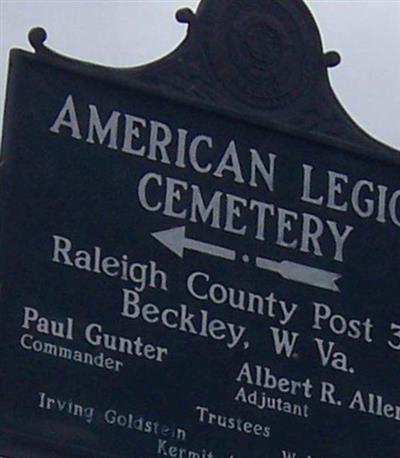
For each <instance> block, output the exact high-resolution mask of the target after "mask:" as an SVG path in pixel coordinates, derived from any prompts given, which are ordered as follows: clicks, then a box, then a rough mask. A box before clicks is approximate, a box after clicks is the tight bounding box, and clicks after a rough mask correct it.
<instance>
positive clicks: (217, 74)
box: [30, 0, 397, 156]
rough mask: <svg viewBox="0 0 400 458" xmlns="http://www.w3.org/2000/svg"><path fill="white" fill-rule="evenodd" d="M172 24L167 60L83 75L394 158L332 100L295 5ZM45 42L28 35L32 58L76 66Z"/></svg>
mask: <svg viewBox="0 0 400 458" xmlns="http://www.w3.org/2000/svg"><path fill="white" fill-rule="evenodd" d="M177 20H178V21H179V22H182V23H187V24H188V34H187V37H186V39H185V40H184V42H183V43H182V44H181V45H180V46H179V47H178V48H177V49H176V50H175V51H174V52H173V53H171V54H170V55H168V56H167V57H165V58H163V59H161V60H159V61H157V62H155V63H152V64H150V65H146V66H142V67H138V68H131V69H116V68H114V69H113V68H106V67H101V66H97V65H92V66H90V67H91V71H92V72H95V73H97V74H98V75H99V76H104V77H107V78H108V79H110V78H112V79H114V80H118V81H120V82H125V83H128V84H129V83H133V84H134V83H136V84H141V85H144V86H147V87H148V88H149V89H152V90H154V89H157V90H159V91H160V92H161V93H163V94H166V95H167V96H168V97H173V98H174V99H177V98H178V99H184V100H186V101H188V102H189V103H190V102H191V103H193V102H195V103H196V104H201V105H206V106H208V107H209V108H211V109H212V108H213V107H214V108H217V109H219V110H220V109H221V108H225V109H227V110H229V111H230V112H232V114H234V113H236V114H239V115H240V116H241V117H243V116H244V117H247V118H249V119H252V120H257V121H258V122H261V123H267V124H273V125H274V127H277V128H279V127H280V128H282V129H283V130H287V129H290V130H294V131H295V132H298V133H301V134H305V133H309V134H313V135H316V136H318V137H320V138H321V139H323V140H328V142H329V141H332V140H333V141H334V142H336V143H337V142H340V143H341V144H351V145H353V146H355V147H358V148H361V149H363V150H371V151H374V152H377V153H379V154H380V155H386V156H391V155H393V153H395V154H397V152H396V151H395V150H393V149H392V148H390V147H387V146H385V145H383V144H381V143H379V142H377V141H375V140H374V139H372V138H371V137H370V136H369V135H368V134H366V133H365V132H363V131H362V130H361V129H360V128H359V127H358V126H357V125H356V124H355V123H354V121H353V120H352V119H351V118H350V116H349V115H348V114H347V113H346V111H345V109H344V108H343V107H342V106H341V104H340V102H339V101H338V99H337V98H336V96H335V94H334V91H333V89H332V87H331V85H330V82H329V76H328V68H330V67H335V66H337V65H338V64H339V63H340V55H339V54H338V53H337V52H335V51H330V52H324V51H323V49H322V43H321V37H320V34H319V31H318V28H317V25H316V23H315V21H314V18H313V16H312V15H311V13H310V11H309V10H308V8H307V6H306V5H305V3H304V2H303V1H302V0H252V1H250V2H249V1H248V0H217V1H215V0H203V1H202V2H201V3H200V5H199V7H198V10H197V12H196V13H193V12H192V11H191V10H190V9H182V10H180V11H178V12H177ZM45 40H46V32H45V31H44V30H43V29H34V30H32V31H31V33H30V42H31V44H32V46H33V47H34V48H35V50H36V52H37V53H38V54H39V55H41V56H43V57H47V58H50V59H53V60H54V61H58V62H59V63H64V64H66V65H69V66H73V65H74V64H78V63H79V61H76V60H73V59H69V58H66V57H63V56H61V55H59V54H57V53H55V52H53V51H51V50H50V49H49V48H47V47H46V46H45V44H44V43H45ZM80 65H82V63H80Z"/></svg>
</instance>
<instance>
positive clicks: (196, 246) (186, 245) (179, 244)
mask: <svg viewBox="0 0 400 458" xmlns="http://www.w3.org/2000/svg"><path fill="white" fill-rule="evenodd" d="M151 235H152V236H153V237H154V238H155V239H156V240H158V241H159V242H160V243H162V244H163V245H164V246H165V247H167V248H168V249H169V250H171V251H172V252H173V253H175V254H176V255H177V256H179V257H180V258H183V254H184V252H185V249H187V250H192V251H197V252H199V253H205V254H209V255H211V256H216V257H218V258H224V259H228V260H230V261H234V260H235V259H236V252H235V251H233V250H229V249H228V248H224V247H221V246H218V245H212V244H211V243H204V242H200V241H198V240H194V239H190V238H187V237H186V227H185V226H181V227H175V228H173V229H168V230H166V231H160V232H154V233H153V234H151Z"/></svg>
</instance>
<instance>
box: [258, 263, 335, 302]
mask: <svg viewBox="0 0 400 458" xmlns="http://www.w3.org/2000/svg"><path fill="white" fill-rule="evenodd" d="M256 266H257V267H258V268H259V269H264V270H269V271H271V272H276V273H278V274H279V275H280V276H281V277H283V278H286V279H287V280H292V281H296V282H299V283H304V284H306V285H311V286H316V287H317V288H323V289H328V290H330V291H335V292H337V293H338V292H340V289H339V287H338V285H337V284H336V282H337V281H338V280H339V279H340V278H341V277H342V276H341V275H340V274H337V273H335V272H329V271H328V270H323V269H317V268H315V267H310V266H305V265H304V264H298V263H296V262H291V261H272V260H271V259H266V258H256Z"/></svg>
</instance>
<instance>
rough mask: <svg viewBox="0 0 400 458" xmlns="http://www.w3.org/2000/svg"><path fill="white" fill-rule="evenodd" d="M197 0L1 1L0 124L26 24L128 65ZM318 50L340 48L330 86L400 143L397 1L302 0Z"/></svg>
mask: <svg viewBox="0 0 400 458" xmlns="http://www.w3.org/2000/svg"><path fill="white" fill-rule="evenodd" d="M249 1H252V0H249ZM198 3H199V1H190V0H187V1H184V0H179V1H178V0H176V1H175V0H124V1H117V0H113V1H95V0H86V1H79V0H69V1H62V0H59V1H51V0H49V1H43V0H41V1H37V0H0V125H1V124H2V113H3V110H4V99H5V85H6V75H7V65H8V53H9V50H10V49H11V48H23V49H30V45H29V43H28V40H27V34H28V31H29V30H30V29H31V28H32V27H35V26H42V27H44V28H45V29H46V30H47V32H48V40H47V44H48V46H50V47H51V48H53V49H55V50H57V51H58V52H60V53H63V54H65V55H69V56H72V57H75V58H79V59H83V60H87V61H90V62H94V63H99V64H103V65H108V66H135V65H141V64H144V63H146V62H151V61H152V60H155V59H157V58H159V57H162V56H163V55H165V54H166V53H168V52H170V51H171V50H173V49H174V48H175V47H176V46H177V45H178V44H179V42H180V41H181V40H182V39H183V37H184V35H185V32H186V26H185V25H184V24H179V23H177V22H176V20H175V11H176V10H177V9H179V8H181V7H185V6H187V7H191V8H192V9H195V8H196V6H197V5H198ZM306 3H307V5H308V6H309V8H310V9H311V11H312V13H313V15H314V17H315V18H316V20H317V22H318V25H319V28H320V30H321V32H322V35H323V42H324V49H325V51H329V50H337V51H339V52H340V54H341V55H342V63H341V65H340V66H339V67H336V68H334V69H331V70H330V75H331V80H332V84H333V87H334V89H335V92H336V94H337V96H338V97H339V99H340V100H341V102H342V104H343V105H344V107H345V108H346V109H347V111H348V112H349V113H350V114H351V116H352V117H353V119H354V120H355V121H356V122H357V123H358V124H359V125H360V126H362V127H363V129H364V130H366V131H367V132H368V133H369V134H370V135H372V136H373V137H375V138H377V139H379V140H381V141H383V142H384V143H387V144H389V145H391V146H394V147H396V148H397V149H399V150H400V46H399V45H400V0H394V1H385V0H377V1H366V0H361V1H357V0H320V1H316V0H308V1H306Z"/></svg>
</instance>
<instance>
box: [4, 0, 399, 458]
mask: <svg viewBox="0 0 400 458" xmlns="http://www.w3.org/2000/svg"><path fill="white" fill-rule="evenodd" d="M257 3H258V2H257ZM261 3H262V4H263V5H266V4H268V5H270V7H271V11H272V10H274V9H276V11H273V12H274V13H276V17H277V19H276V21H278V22H279V20H282V24H289V25H288V29H287V33H286V32H285V33H284V34H283V37H284V38H285V40H286V41H290V39H291V38H293V36H292V35H291V32H293V33H294V38H296V39H297V38H298V36H302V28H304V27H306V25H307V23H308V22H307V21H310V18H309V16H307V14H308V13H307V14H306V13H305V12H304V11H303V10H302V8H303V5H302V4H301V2H293V3H290V4H288V3H287V2H284V1H282V2H261ZM222 4H224V8H225V7H226V8H227V9H226V10H224V9H223V8H222V10H221V11H222V12H221V11H219V13H220V17H217V18H216V19H215V23H217V24H218V20H221V21H222V19H223V17H224V14H228V17H230V15H233V13H234V12H235V11H236V9H237V8H239V7H240V6H241V5H242V2H236V3H234V6H232V5H228V4H229V2H221V3H220V5H222ZM202 5H203V6H202V7H200V10H199V17H200V18H201V17H203V22H202V24H203V25H202V26H201V27H209V28H210V31H209V35H211V36H212V33H213V30H214V29H213V26H212V24H214V23H213V22H212V21H207V20H205V19H204V18H207V14H209V15H211V16H215V15H216V14H217V13H218V11H217V10H216V8H217V6H214V5H216V3H211V4H210V3H207V2H204V3H203V4H202ZM242 6H243V5H242ZM259 6H260V5H259ZM228 7H229V8H228ZM207 8H209V9H207ZM211 8H214V11H213V10H212V9H211ZM298 10H299V11H300V10H301V11H300V12H301V14H303V16H302V18H303V20H302V22H301V23H300V25H298V26H296V25H295V22H293V23H292V22H291V20H289V19H288V18H285V17H284V16H283V12H286V13H287V14H289V13H290V14H292V15H295V13H296V14H297V13H299V11H298ZM236 13H237V11H236ZM236 13H235V14H236ZM299 14H300V13H299ZM202 15H203V16H202ZM234 16H235V15H234ZM235 17H236V16H235ZM245 17H246V16H242V19H241V20H244V19H243V18H245ZM251 18H252V15H251V14H250V15H249V19H248V21H250V19H251ZM304 18H305V19H304ZM180 19H181V20H183V19H186V20H189V19H190V21H191V23H192V28H193V27H195V26H194V25H193V24H197V25H196V27H198V28H197V29H195V31H197V32H196V33H200V32H199V30H200V25H198V24H201V21H199V19H196V20H195V19H194V17H192V16H189V15H188V13H187V12H186V13H185V12H184V13H181V15H180ZM233 20H234V19H232V21H233ZM263 20H265V24H263V27H264V28H263V29H262V33H261V37H264V38H265V39H267V38H268V37H269V40H270V42H271V41H272V42H273V43H270V44H271V45H274V46H275V45H276V46H277V45H278V44H280V46H281V47H283V48H285V46H286V45H287V46H289V44H290V43H286V42H285V40H283V38H282V40H281V39H280V38H279V37H280V35H279V34H280V33H283V32H282V30H283V29H282V27H281V26H280V25H279V24H278V22H276V21H275V22H274V21H273V15H272V13H271V14H270V15H268V14H266V15H265V19H263ZM257 21H259V19H257ZM222 22H223V23H224V24H226V27H228V28H229V25H228V24H229V22H224V21H222ZM246 24H247V23H246V21H245V23H243V24H241V25H240V27H239V29H238V30H240V31H242V32H243V35H244V37H245V38H243V37H242V38H243V39H246V40H248V41H247V42H246V43H247V44H246V46H250V45H257V44H258V39H259V38H260V37H259V36H258V35H257V34H256V32H254V34H249V33H248V34H246V33H245V31H246V27H247V26H250V25H251V26H252V27H251V29H252V30H253V31H257V30H258V29H257V27H253V25H254V24H253V25H252V24H251V21H250V23H249V24H247V25H246ZM267 32H268V33H267ZM227 33H228V32H227ZM265 34H266V35H265ZM232 39H233V38H232ZM235 39H236V38H235ZM31 40H32V42H33V44H34V45H35V47H36V49H37V53H36V54H35V55H32V54H29V53H26V52H22V51H14V52H13V55H12V60H11V73H10V80H9V90H8V105H7V112H6V125H5V139H4V143H3V165H2V169H1V170H2V205H3V209H2V235H1V236H2V238H1V262H2V282H1V298H0V299H1V302H0V323H1V341H0V370H1V377H0V391H1V393H2V397H1V398H0V432H1V434H0V453H2V454H5V455H6V456H10V457H16V458H19V457H26V456H32V457H36V456H38V457H67V456H68V457H69V456H71V457H75V456H85V457H93V456H96V457H97V456H99V457H101V456H104V457H127V458H128V457H130V458H153V457H154V458H155V457H180V458H260V457H265V458H350V457H361V456H365V457H374V458H380V457H385V458H396V457H397V456H398V450H399V446H400V442H399V437H400V435H399V425H400V397H399V391H398V387H397V385H398V383H397V381H398V379H399V376H398V374H399V367H400V312H399V307H398V304H397V299H396V298H397V295H398V293H399V275H398V260H397V255H396V253H398V252H400V239H399V237H398V233H399V228H400V183H399V180H398V168H399V161H398V158H397V156H396V153H395V152H394V151H392V150H390V149H389V148H386V147H384V146H383V145H380V144H378V143H375V142H374V141H372V140H370V139H369V138H368V137H367V136H366V135H365V134H363V133H362V132H361V131H358V130H357V129H356V128H355V127H354V126H353V125H352V124H351V123H350V121H345V119H346V118H345V114H344V112H343V111H340V109H339V108H338V107H337V106H334V105H332V104H331V105H330V106H329V107H328V108H326V112H325V114H326V115H327V117H326V119H328V118H329V116H330V115H332V124H331V127H332V132H331V134H329V132H328V130H327V129H328V128H327V125H328V124H324V123H323V122H322V123H321V124H319V125H316V126H314V128H311V127H309V128H305V127H304V125H301V124H302V123H303V124H305V123H307V122H308V123H310V125H311V124H312V122H311V121H310V120H311V119H312V118H313V116H315V113H314V112H313V113H310V114H309V116H308V117H307V116H306V115H304V117H303V118H301V119H302V121H298V124H299V126H300V129H296V127H295V126H296V116H295V113H296V110H297V109H298V107H299V106H301V107H302V108H301V109H300V110H299V111H298V112H300V113H301V112H303V113H305V112H306V111H304V110H305V108H304V107H305V105H304V104H305V103H310V104H313V103H314V104H315V105H314V106H315V107H317V106H320V102H316V100H317V98H316V97H315V96H314V101H313V102H311V101H310V100H311V98H312V97H311V95H310V92H309V91H311V89H310V88H309V87H308V86H309V85H308V83H307V84H306V83H305V80H303V79H304V78H306V76H307V75H308V73H309V75H308V76H307V77H310V78H315V84H316V85H319V86H318V87H320V88H325V89H321V91H322V92H323V91H328V89H327V88H328V86H327V85H326V84H327V83H326V82H324V81H322V79H321V78H319V77H318V73H317V74H315V72H314V71H313V69H315V68H321V72H322V73H323V72H326V65H329V64H330V63H332V61H333V60H335V59H334V57H335V56H334V55H333V54H330V57H329V58H327V57H326V56H325V57H323V56H322V54H321V55H320V60H321V62H322V61H324V62H325V67H324V66H323V65H322V64H321V62H320V61H318V59H317V58H316V57H315V62H314V64H313V59H314V57H313V53H311V54H310V56H311V57H310V56H309V58H307V59H305V60H304V59H298V54H296V53H297V50H296V48H292V47H291V48H290V50H291V51H290V52H289V54H287V55H286V56H285V59H287V61H286V60H285V59H284V60H283V62H280V63H279V65H282V66H284V65H286V64H288V65H291V63H294V64H295V65H296V66H297V67H301V66H302V65H303V64H304V62H306V63H307V65H309V67H307V68H308V71H307V72H305V73H302V72H300V73H299V74H296V75H292V76H289V75H286V77H285V78H286V79H281V80H280V81H282V82H280V81H276V80H274V78H273V76H270V79H269V83H268V84H270V85H271V84H273V85H274V86H273V87H274V90H272V89H271V87H270V89H271V90H266V89H265V90H263V88H262V87H258V89H257V90H255V91H253V92H251V91H249V90H248V91H247V92H248V93H249V95H248V99H249V100H251V94H252V96H254V100H255V101H258V102H260V103H259V104H258V105H257V103H254V104H253V108H252V109H251V110H250V109H248V110H247V111H248V112H247V113H241V114H239V113H238V112H239V111H241V110H239V109H238V106H239V105H235V104H236V103H240V102H239V101H238V100H236V101H234V102H233V101H232V102H229V98H228V95H227V94H228V93H231V94H232V93H233V92H234V91H235V90H236V89H239V91H240V93H241V94H242V95H243V94H244V93H245V92H246V90H245V88H243V87H242V84H244V83H243V80H242V79H241V78H242V77H241V73H240V69H239V66H238V65H236V66H235V67H234V68H233V67H232V68H231V71H230V75H231V76H232V78H231V79H229V78H230V76H229V74H228V73H229V71H228V70H229V68H230V66H231V63H230V62H225V63H224V62H223V59H224V56H225V54H224V52H222V51H221V49H216V48H215V49H214V48H212V49H210V48H208V47H207V46H206V47H205V50H203V51H204V53H205V54H202V52H203V51H199V49H197V52H199V53H200V54H202V55H203V57H204V56H205V55H206V54H208V58H207V59H209V60H208V62H211V63H212V65H213V66H214V67H215V68H214V73H213V75H214V76H215V75H217V76H216V78H220V79H221V81H224V82H226V91H227V92H226V93H224V91H223V89H221V91H220V97H221V100H220V101H218V100H215V102H216V105H213V104H212V102H207V103H208V105H207V103H206V102H204V103H202V102H201V101H200V100H199V99H200V98H201V91H200V90H199V86H196V81H197V80H196V78H194V77H193V78H192V81H194V82H195V83H194V84H192V86H191V88H192V89H191V90H189V89H188V87H189V86H188V85H184V84H181V87H182V94H181V95H178V94H177V92H178V89H176V88H175V87H173V86H171V94H169V97H168V94H166V93H165V92H166V91H165V90H163V88H162V87H161V86H162V85H163V84H166V85H168V83H167V82H168V81H169V76H168V75H171V69H172V68H175V69H176V68H177V67H176V65H177V63H176V62H175V63H174V64H173V65H171V66H170V67H168V63H169V62H170V60H168V59H167V60H166V64H157V65H158V69H159V71H160V69H162V68H164V70H165V82H164V83H159V82H158V83H157V81H156V80H155V79H152V76H151V75H152V72H155V70H153V69H152V68H151V67H150V68H149V69H147V70H145V71H142V73H141V72H140V71H139V72H138V73H135V75H136V76H135V78H134V79H133V80H132V81H128V80H129V78H128V76H129V75H128V74H127V73H124V72H123V71H121V72H120V73H118V71H116V70H112V71H111V70H110V69H104V68H96V67H94V66H87V65H84V64H82V63H79V62H75V61H70V60H68V59H65V58H62V57H60V56H57V55H55V54H53V53H52V52H51V51H49V50H48V49H47V48H45V47H44V45H43V41H44V36H43V32H41V31H35V32H34V33H33V34H32V36H31ZM220 43H221V42H220ZM241 45H243V41H239V42H238V47H236V48H235V46H236V44H235V43H231V46H233V47H234V48H235V49H238V53H239V55H241V53H242V52H244V51H243V49H245V48H246V46H245V47H244V48H243V49H242V50H241V48H240V46H241ZM185 46H186V48H185ZM221 46H223V45H221ZM274 46H272V49H273V52H271V53H266V54H265V53H264V54H263V52H261V51H260V52H261V54H260V55H254V53H253V54H252V55H253V57H254V56H255V57H256V58H257V59H260V61H262V62H264V64H265V66H266V67H269V66H270V64H271V63H273V62H275V61H276V60H279V56H277V55H275V54H274V53H275V51H276V48H275V47H274ZM189 48H190V47H189V46H188V44H187V43H186V44H185V45H184V47H183V55H185V52H186V53H188V49H189ZM191 50H192V53H193V54H191V55H194V53H195V52H194V51H193V48H191ZM281 51H282V50H281ZM282 52H283V51H282ZM298 52H300V53H302V52H303V51H302V49H299V50H298ZM221 53H222V54H221ZM187 55H189V54H187ZM246 56H247V57H248V55H246V54H243V55H242V61H240V62H242V63H243V65H244V64H246ZM204 58H205V57H204ZM178 60H179V59H178ZM239 60H240V59H239ZM179 62H182V59H181V60H179ZM320 64H321V65H320ZM163 65H164V67H163ZM220 65H222V66H220ZM232 65H233V64H232ZM240 65H242V64H240ZM297 67H296V68H297ZM188 68H189V70H190V69H191V70H192V71H193V66H191V65H188ZM259 69H260V67H256V68H255V69H254V71H253V73H251V72H250V73H251V74H250V75H249V79H251V78H255V79H257V78H259V75H258V73H257V72H258V71H259ZM322 69H325V70H322ZM189 70H188V71H189ZM281 70H282V69H281ZM146 72H148V73H146ZM322 73H321V74H322ZM277 75H278V76H279V72H278V73H277ZM131 76H132V75H131ZM192 76H193V75H192ZM160 78H162V75H160ZM146 79H147V82H146V81H145V80H146ZM201 79H202V77H201V75H199V80H201ZM203 81H204V80H203ZM149 82H150V83H151V84H150V83H149ZM303 83H304V84H303ZM325 85H326V86H325ZM196 87H197V89H196ZM214 87H215V86H212V85H210V87H209V89H208V94H210V92H212V90H214V89H213V88H214ZM222 87H224V84H222V86H221V88H222ZM314 89H315V88H314ZM185 91H186V94H185ZM190 91H191V92H190ZM232 91H233V92H232ZM243 91H244V92H243ZM257 91H258V92H257ZM189 92H190V94H189ZM224 94H225V95H224ZM326 94H328V92H326ZM224 97H225V99H224V100H225V102H224V101H223V100H222V99H223V98H224ZM330 97H333V95H330ZM262 100H264V102H265V104H264V106H265V107H266V108H265V113H264V114H261V111H260V110H261V108H260V107H261V106H263V103H262ZM268 100H269V102H268ZM289 101H290V106H291V107H292V108H291V109H288V108H287V107H288V106H289V105H288V104H289ZM307 101H308V102H307ZM296 103H298V105H296ZM293 106H295V108H293ZM296 106H297V108H296ZM275 110H277V111H276V115H274V111H275ZM329 110H331V112H330V113H329ZM244 111H245V110H244ZM250 112H251V113H250ZM333 113H334V115H333ZM334 116H336V118H334ZM270 118H271V119H275V118H276V119H277V120H278V121H279V120H282V119H284V118H285V119H286V122H285V123H283V124H274V123H273V122H272V123H271V121H270ZM280 118H281V119H280ZM298 119H300V118H298ZM321 119H322V118H321ZM290 120H292V121H290ZM335 120H336V121H335ZM335 123H336V124H335ZM335 125H336V127H335ZM318 126H319V127H318ZM344 132H346V134H344ZM342 133H343V135H342Z"/></svg>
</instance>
